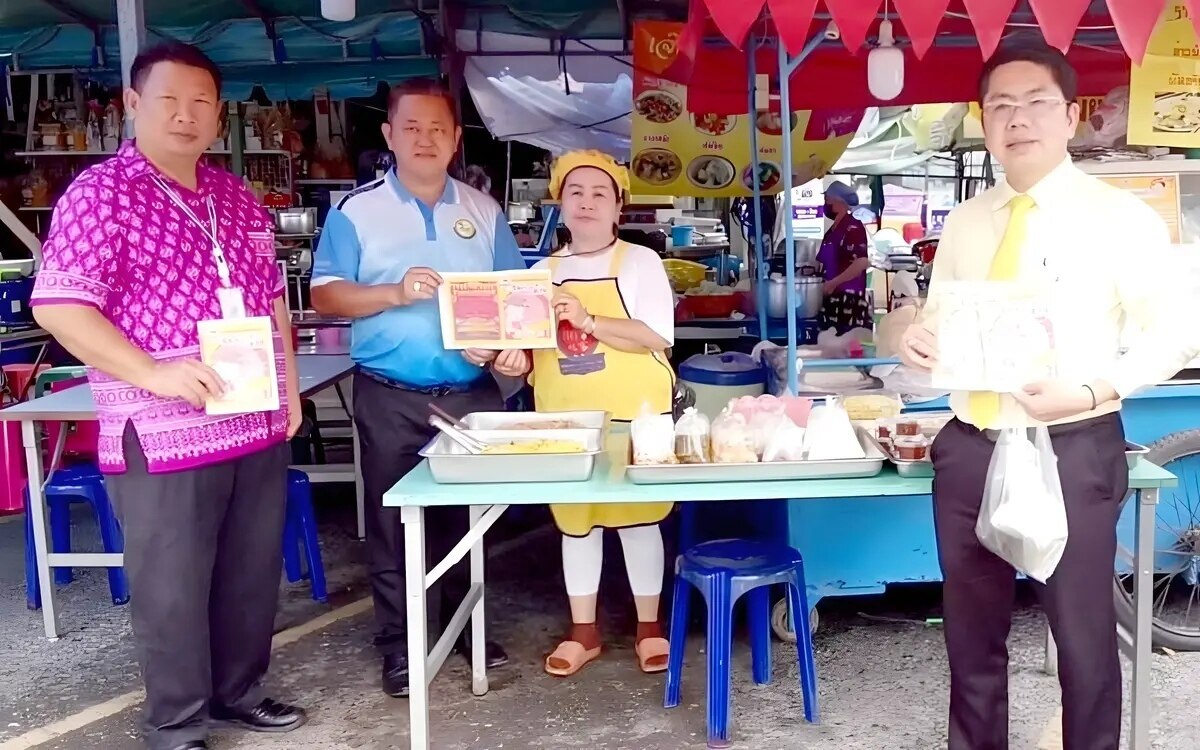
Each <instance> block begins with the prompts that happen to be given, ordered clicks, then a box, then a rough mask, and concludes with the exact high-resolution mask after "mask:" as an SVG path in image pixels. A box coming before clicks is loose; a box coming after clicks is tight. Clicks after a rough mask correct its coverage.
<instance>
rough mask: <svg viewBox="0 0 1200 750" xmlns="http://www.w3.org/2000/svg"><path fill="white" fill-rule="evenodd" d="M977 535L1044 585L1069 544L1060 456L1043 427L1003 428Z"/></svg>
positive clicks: (985, 544)
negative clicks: (1029, 429) (1033, 431)
mask: <svg viewBox="0 0 1200 750" xmlns="http://www.w3.org/2000/svg"><path fill="white" fill-rule="evenodd" d="M975 536H977V537H979V541H980V542H981V543H982V544H983V546H984V547H987V548H988V549H989V550H991V551H992V552H993V553H995V554H996V555H997V556H998V557H1000V558H1002V559H1003V560H1005V561H1007V562H1008V563H1009V564H1010V565H1012V566H1013V567H1014V568H1016V569H1017V570H1019V571H1021V572H1022V573H1024V574H1025V575H1027V576H1029V577H1030V578H1032V579H1033V580H1035V581H1038V582H1040V583H1045V582H1046V580H1047V579H1048V578H1050V576H1051V575H1052V574H1053V573H1054V569H1055V568H1056V567H1058V561H1059V560H1061V559H1062V555H1063V550H1064V549H1066V546H1067V507H1066V505H1065V504H1064V502H1063V493H1062V483H1061V481H1060V480H1059V476H1058V458H1057V457H1056V456H1055V455H1054V446H1053V445H1051V443H1050V433H1049V432H1048V431H1047V430H1046V428H1045V427H1038V428H1037V429H1036V436H1035V437H1034V440H1033V441H1032V442H1030V440H1029V436H1028V433H1027V432H1026V430H1025V428H1019V429H1005V430H1001V432H1000V436H999V437H998V438H997V440H996V449H995V450H994V451H993V452H992V461H991V464H990V465H989V466H988V474H987V481H986V482H985V483H984V486H983V504H982V506H981V507H980V509H979V519H978V520H977V521H976V522H975Z"/></svg>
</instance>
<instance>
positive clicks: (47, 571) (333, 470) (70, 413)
mask: <svg viewBox="0 0 1200 750" xmlns="http://www.w3.org/2000/svg"><path fill="white" fill-rule="evenodd" d="M296 365H297V367H298V369H299V371H300V395H301V396H302V397H308V396H312V395H313V394H316V393H319V392H320V391H323V390H325V389H326V388H332V387H335V386H337V385H338V384H339V383H341V381H343V380H345V379H346V378H347V377H348V376H349V375H350V374H351V373H352V372H353V371H354V363H353V362H352V361H351V360H350V358H349V357H346V356H301V357H297V358H296ZM95 418H96V407H95V402H94V401H93V400H92V391H91V388H90V387H89V386H87V385H78V386H75V387H73V388H67V389H65V390H62V391H58V392H55V393H50V394H47V395H45V396H42V397H41V398H35V399H32V400H30V401H25V402H23V403H20V404H17V405H15V406H11V407H9V408H7V409H2V410H0V421H5V422H20V423H21V439H22V443H23V445H24V447H25V465H26V472H27V474H26V476H29V477H45V476H47V475H48V472H47V471H46V470H45V467H44V461H43V454H42V451H43V448H44V446H43V441H42V440H41V430H40V427H41V426H42V425H43V424H44V423H46V422H76V421H87V420H93V419H95ZM66 434H67V431H66V430H62V431H60V432H59V436H60V437H59V444H58V445H57V446H54V447H53V448H52V460H51V465H52V466H53V464H54V463H55V462H56V460H57V458H58V456H59V455H60V453H61V450H62V441H63V439H64V438H65V436H66ZM296 468H299V469H302V470H306V471H308V470H311V473H310V474H309V479H310V480H311V481H314V482H322V481H324V482H334V481H353V482H355V483H356V485H357V486H358V487H360V488H361V486H362V480H361V470H360V468H359V466H358V445H357V442H356V443H355V446H354V465H353V466H347V467H338V466H336V465H322V466H313V467H305V466H299V467H296ZM360 497H361V490H360ZM29 509H30V513H32V515H33V536H34V548H35V551H36V555H37V573H38V582H39V584H40V585H41V592H42V620H43V623H44V624H45V628H46V637H47V638H49V639H51V640H55V639H57V638H58V635H59V632H60V630H61V628H60V625H59V621H58V609H57V607H56V606H55V596H54V594H55V586H54V580H53V578H52V576H51V568H53V567H55V566H61V567H74V568H86V567H105V568H106V567H113V566H120V565H122V564H123V559H122V555H120V554H102V553H91V552H76V553H68V554H63V553H52V552H50V548H49V541H48V537H47V533H46V503H45V497H44V495H43V484H42V483H41V482H33V481H31V482H30V485H29ZM360 512H361V506H360Z"/></svg>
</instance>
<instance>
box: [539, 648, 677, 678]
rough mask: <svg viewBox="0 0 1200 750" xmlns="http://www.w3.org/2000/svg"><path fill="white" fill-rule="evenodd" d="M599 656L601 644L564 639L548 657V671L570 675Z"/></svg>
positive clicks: (562, 675)
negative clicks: (586, 643) (586, 645)
mask: <svg viewBox="0 0 1200 750" xmlns="http://www.w3.org/2000/svg"><path fill="white" fill-rule="evenodd" d="M598 656H600V646H597V647H596V648H592V649H587V648H584V647H583V644H582V643H580V642H578V641H563V642H562V643H560V644H558V648H556V649H554V653H552V654H550V655H549V656H547V657H546V673H547V674H552V675H554V676H555V677H570V676H571V675H573V674H575V673H576V672H578V671H579V670H581V669H583V668H584V667H585V666H587V664H588V662H591V661H593V660H595V659H596V658H597V657H598ZM665 668H666V667H665V666H664V669H665Z"/></svg>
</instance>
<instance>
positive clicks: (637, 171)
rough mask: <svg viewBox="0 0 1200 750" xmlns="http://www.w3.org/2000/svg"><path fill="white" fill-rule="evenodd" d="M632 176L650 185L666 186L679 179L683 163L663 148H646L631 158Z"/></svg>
mask: <svg viewBox="0 0 1200 750" xmlns="http://www.w3.org/2000/svg"><path fill="white" fill-rule="evenodd" d="M630 166H631V167H632V168H633V174H634V175H635V176H636V177H637V178H638V179H639V180H641V181H642V182H645V183H648V184H650V185H666V184H667V183H670V182H674V181H675V180H677V179H679V175H680V173H682V172H683V162H682V161H681V160H680V159H679V157H678V156H677V155H676V154H674V153H672V152H670V151H668V150H666V149H665V148H648V149H644V150H642V151H639V152H638V153H637V154H636V155H635V156H634V157H633V163H632V164H631V165H630Z"/></svg>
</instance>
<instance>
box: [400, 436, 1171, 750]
mask: <svg viewBox="0 0 1200 750" xmlns="http://www.w3.org/2000/svg"><path fill="white" fill-rule="evenodd" d="M629 455H630V445H629V433H628V432H627V431H625V430H623V429H618V428H613V429H612V431H611V432H610V434H609V436H608V441H607V444H606V450H605V452H604V453H602V454H600V456H599V457H598V459H597V460H596V463H595V469H594V471H593V472H592V474H591V478H590V479H589V480H587V481H583V482H548V483H526V484H521V485H520V487H521V491H520V492H517V493H514V492H511V491H510V490H511V487H512V486H511V485H504V484H438V483H437V482H436V481H434V478H433V474H432V472H431V470H430V465H429V462H428V461H424V462H422V463H421V464H420V465H419V466H417V468H415V469H414V470H413V471H412V472H410V473H409V474H408V476H406V477H405V478H404V479H402V480H400V482H399V483H397V484H396V486H395V487H393V488H392V489H391V490H389V491H388V492H387V493H385V494H384V497H383V503H384V505H386V506H389V507H399V508H401V518H402V520H403V523H404V535H405V575H406V579H407V587H408V652H409V654H428V657H427V658H426V659H415V658H410V660H409V669H410V685H411V691H412V692H411V695H410V696H409V715H410V721H411V723H410V729H409V732H410V735H409V737H410V739H409V743H410V747H412V748H415V749H419V750H426V749H427V748H430V747H431V746H432V744H431V739H430V730H429V683H430V681H431V680H432V679H433V677H434V676H436V675H437V673H438V671H439V670H440V669H441V667H442V664H443V663H444V662H445V660H446V657H447V656H448V655H449V654H450V651H451V648H452V646H453V644H454V642H455V641H456V639H457V638H458V637H459V634H460V633H462V632H464V631H465V630H466V628H467V624H468V620H469V621H470V626H471V638H472V644H473V648H472V651H471V653H472V655H473V656H472V658H473V662H472V665H471V678H472V679H471V689H472V691H473V692H474V693H475V694H476V695H484V694H485V693H487V691H488V677H487V671H486V668H485V666H484V662H483V654H484V648H483V643H484V618H483V612H484V604H483V601H484V589H485V582H484V578H485V577H484V551H483V536H484V534H485V533H486V532H487V531H488V529H490V528H491V527H492V525H493V524H494V523H495V522H496V520H497V519H498V518H499V517H500V516H501V515H502V514H503V513H504V511H505V510H506V509H507V508H508V507H509V506H508V505H501V504H497V503H496V502H495V498H496V497H505V498H508V501H507V502H508V503H509V504H510V505H543V504H547V503H629V502H652V501H653V502H661V501H662V500H663V499H664V497H669V498H670V499H672V500H675V501H677V502H685V501H686V502H712V501H750V500H759V499H786V500H788V501H789V503H790V504H791V505H792V506H796V507H803V506H804V504H806V503H825V502H833V503H837V504H838V505H839V506H840V507H842V508H845V509H847V511H854V512H856V514H858V515H863V514H866V513H869V512H870V509H868V508H867V507H865V506H866V505H867V504H880V505H886V504H887V503H890V502H908V503H912V504H920V503H924V504H925V505H928V504H929V495H930V492H931V488H932V481H931V479H929V478H913V477H901V476H899V475H897V474H896V472H895V470H894V469H892V468H890V467H885V468H884V469H883V470H882V472H881V473H879V474H877V475H875V476H872V477H867V478H858V479H807V480H791V481H760V482H707V483H694V484H675V485H654V484H650V485H638V484H634V483H632V482H630V481H629V480H628V479H627V478H626V468H627V464H628V456H629ZM1174 482H1175V479H1174V477H1173V476H1172V475H1171V474H1170V473H1169V472H1167V471H1164V470H1163V469H1160V468H1159V467H1156V466H1154V465H1153V464H1151V463H1150V462H1148V461H1146V460H1145V459H1142V458H1140V457H1139V458H1137V459H1135V461H1134V463H1133V467H1132V469H1131V471H1130V487H1131V488H1133V490H1134V492H1135V495H1136V497H1137V502H1136V503H1135V508H1134V515H1135V522H1136V526H1137V540H1136V543H1135V549H1134V559H1135V567H1136V569H1137V570H1138V571H1139V574H1138V576H1137V579H1136V586H1135V589H1134V597H1135V602H1136V611H1137V621H1136V623H1135V627H1134V628H1133V632H1132V639H1131V646H1132V660H1133V665H1134V670H1133V680H1132V695H1133V704H1132V705H1133V731H1132V732H1131V733H1130V744H1129V746H1130V748H1133V749H1134V750H1148V748H1149V747H1150V740H1149V737H1150V735H1149V732H1150V728H1149V721H1150V689H1151V686H1150V629H1151V623H1150V614H1151V601H1150V599H1151V584H1152V578H1153V573H1152V570H1151V567H1150V560H1149V557H1150V551H1151V550H1152V549H1153V542H1154V518H1155V514H1154V506H1155V504H1156V503H1157V502H1158V496H1159V491H1160V489H1161V488H1164V487H1170V486H1172V485H1173V484H1174ZM448 505H466V506H469V508H470V518H471V527H470V529H469V530H468V531H467V533H466V534H465V535H464V536H463V538H462V539H461V540H460V541H459V543H458V544H457V545H455V547H454V549H453V550H451V552H450V553H449V554H448V555H447V556H446V558H445V559H444V560H441V561H440V562H438V563H436V564H435V565H434V566H433V568H432V569H429V568H427V566H426V562H425V525H424V519H425V508H427V507H437V506H448ZM806 549H812V547H811V546H810V547H808V548H806ZM468 553H470V568H471V586H470V589H469V591H468V594H467V596H466V598H465V599H464V600H463V602H462V603H461V604H460V605H459V608H458V611H457V612H456V613H455V615H454V616H453V617H452V618H451V620H450V622H449V623H448V624H447V626H446V631H445V633H443V635H442V636H441V638H440V639H439V640H438V641H437V643H436V644H434V646H433V648H432V649H430V648H429V631H428V624H427V620H426V593H425V592H426V590H427V589H428V587H429V586H430V585H431V584H433V583H434V582H436V581H437V580H438V579H439V578H441V576H442V575H443V574H445V572H446V571H447V570H448V569H449V568H450V567H451V566H452V565H454V564H456V563H458V562H459V561H460V560H462V559H463V557H465V556H466V555H467V554H468ZM806 567H807V563H806ZM810 588H811V587H810Z"/></svg>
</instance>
